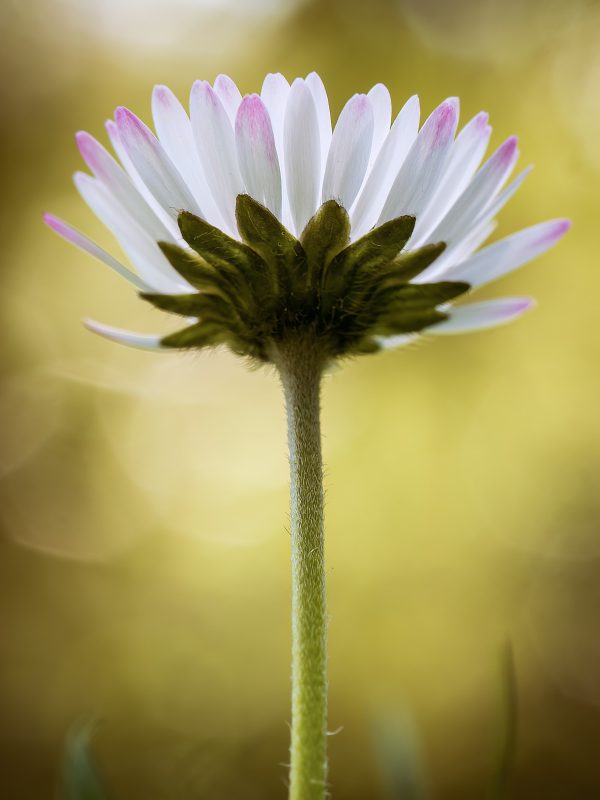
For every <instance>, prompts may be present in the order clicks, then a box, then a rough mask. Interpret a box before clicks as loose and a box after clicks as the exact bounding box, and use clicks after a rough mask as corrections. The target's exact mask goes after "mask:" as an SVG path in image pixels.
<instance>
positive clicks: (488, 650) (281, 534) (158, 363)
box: [0, 0, 600, 800]
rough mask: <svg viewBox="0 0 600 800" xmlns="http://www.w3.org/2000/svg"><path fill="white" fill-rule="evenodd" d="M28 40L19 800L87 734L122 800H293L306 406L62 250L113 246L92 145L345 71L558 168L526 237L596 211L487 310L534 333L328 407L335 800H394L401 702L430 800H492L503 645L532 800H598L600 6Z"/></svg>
mask: <svg viewBox="0 0 600 800" xmlns="http://www.w3.org/2000/svg"><path fill="white" fill-rule="evenodd" d="M0 25H1V26H2V32H3V38H2V41H3V47H2V53H1V55H0V59H1V60H2V67H3V74H4V75H5V80H4V81H3V82H2V88H1V89H0V91H1V92H2V106H1V108H2V115H3V120H2V121H3V124H2V126H0V140H1V142H0V144H1V146H0V158H1V159H2V178H3V193H2V198H3V199H2V202H3V213H2V215H1V216H0V233H1V235H2V242H3V251H2V252H3V255H2V267H1V270H2V271H1V280H2V294H1V297H0V303H1V306H2V308H1V314H0V326H1V327H2V336H1V337H0V348H1V350H0V352H1V356H2V378H3V380H2V386H1V387H0V410H1V414H2V415H1V418H0V419H1V420H2V422H1V423H0V476H1V478H2V481H1V483H0V526H1V527H2V530H3V534H4V536H3V538H2V540H1V541H0V608H1V609H2V617H3V619H2V637H1V638H0V663H1V667H0V705H1V707H2V719H1V721H0V760H1V769H0V796H2V797H10V798H11V800H30V798H31V800H33V798H36V800H37V798H40V797H47V796H50V795H51V793H52V791H53V787H54V786H56V784H57V780H58V771H59V769H60V764H59V763H58V760H57V757H56V754H57V753H59V752H60V748H61V743H62V741H63V739H64V737H65V733H66V731H67V730H68V729H69V728H70V727H71V725H72V724H73V721H74V720H76V719H78V718H81V717H82V716H83V717H85V716H89V715H90V714H91V715H98V716H101V717H102V719H103V720H105V724H104V725H103V727H102V729H101V730H100V731H99V732H98V736H97V739H95V741H94V749H95V750H97V751H98V755H99V759H100V762H101V763H102V765H103V770H104V771H105V772H106V780H107V783H108V785H110V786H111V788H114V792H115V796H116V797H122V798H128V800H136V798H144V800H155V799H156V800H160V799H161V798H169V799H170V800H179V799H180V798H182V799H183V798H186V800H190V798H211V800H225V798H227V800H230V799H231V798H232V797H235V798H237V800H253V799H254V798H261V800H267V798H277V797H283V796H285V787H284V780H285V768H284V767H283V766H278V764H280V763H284V762H285V761H286V760H287V747H288V731H287V727H286V724H285V722H286V720H287V718H288V713H289V712H288V702H289V699H288V690H289V654H288V650H289V620H288V617H289V608H288V597H289V576H288V561H289V553H288V540H287V536H286V533H285V525H286V519H287V517H286V514H287V489H286V483H287V462H286V452H285V430H284V420H283V414H282V405H281V397H280V388H279V386H278V385H277V381H276V379H275V376H274V375H273V374H272V373H270V372H269V371H267V370H264V371H254V372H250V371H248V370H246V369H244V366H243V364H242V363H240V362H237V361H235V360H234V359H233V358H231V357H230V356H228V355H226V354H214V355H199V356H181V355H171V354H169V355H168V356H164V357H162V356H156V355H150V354H145V353H139V352H131V351H127V350H125V349H123V348H119V347H117V346H112V345H110V344H108V343H107V342H105V341H102V340H100V339H98V338H95V337H93V336H92V335H90V334H89V333H87V332H86V331H85V330H84V329H83V328H82V327H81V325H80V322H79V319H80V318H81V317H83V316H91V317H95V318H98V319H101V320H103V321H106V322H108V323H113V324H122V325H123V326H124V327H131V328H139V329H140V330H150V331H154V330H157V326H158V325H161V324H163V323H162V316H161V315H160V314H159V312H155V311H153V310H152V309H151V308H149V307H146V304H144V303H141V302H140V301H139V300H137V299H136V298H135V296H134V294H133V293H132V292H131V291H129V290H128V289H127V287H125V286H123V285H122V284H121V283H120V282H119V281H118V279H117V278H115V277H114V276H113V275H112V274H109V273H108V271H107V270H104V269H103V268H102V266H101V265H99V264H96V263H94V262H93V261H92V260H91V259H89V258H87V257H86V256H85V255H83V254H81V253H78V252H76V251H75V250H74V249H73V248H69V247H68V246H67V245H66V244H64V243H63V242H61V241H59V240H58V239H57V238H56V237H54V236H52V235H51V234H50V233H49V232H48V231H47V230H46V229H45V228H43V226H42V224H41V214H42V212H43V211H45V210H51V211H53V212H55V213H57V214H59V215H61V216H63V217H65V218H67V219H68V220H69V221H70V222H72V223H73V224H75V225H76V226H78V227H80V228H82V229H83V230H85V231H86V232H88V233H90V234H91V235H92V236H93V237H94V238H97V239H98V240H99V241H100V242H101V243H102V244H104V245H105V246H107V247H108V248H109V249H110V248H113V247H114V245H113V243H112V242H111V239H110V236H109V235H108V234H107V232H106V231H104V230H102V229H101V226H100V225H99V223H97V222H96V221H95V219H94V218H93V217H92V215H91V214H90V213H89V212H88V210H87V209H86V207H85V206H84V204H83V203H82V202H81V201H80V200H79V198H78V196H77V194H76V192H75V190H74V188H73V186H72V184H71V182H70V179H69V175H70V173H71V172H73V171H74V170H75V169H79V168H81V163H80V160H79V158H78V154H77V152H76V148H75V146H74V144H73V139H72V135H73V133H74V131H76V130H78V129H80V128H84V129H87V130H89V131H90V132H91V133H93V134H94V135H97V136H99V137H101V138H104V136H103V128H102V124H103V120H104V119H105V118H106V117H109V116H110V115H111V114H112V111H113V109H114V107H115V106H117V105H118V104H122V103H125V104H127V105H129V106H131V107H132V109H133V110H134V111H135V112H137V113H139V114H140V115H142V116H143V117H144V118H145V119H149V118H150V91H151V87H152V85H153V84H154V83H158V82H160V83H166V84H168V85H170V86H171V87H172V88H173V89H174V90H175V91H176V92H178V93H179V95H180V96H181V97H182V98H185V97H186V95H187V93H188V91H189V87H190V86H191V83H192V81H193V80H194V79H195V78H197V77H207V78H213V77H214V76H215V75H216V74H217V73H219V72H226V73H229V74H230V75H232V76H233V77H234V78H235V79H236V80H237V81H238V82H239V84H240V86H241V88H242V90H243V91H251V90H254V89H256V88H257V87H258V86H259V85H260V82H261V81H262V77H263V75H264V74H265V73H266V72H267V71H272V70H280V71H283V72H284V73H285V74H286V75H288V76H289V77H293V76H294V75H297V74H302V75H304V74H306V73H307V72H309V71H310V70H312V69H316V70H318V71H319V72H320V73H321V75H322V76H323V78H324V80H325V83H326V85H327V87H328V89H329V90H330V97H331V102H332V107H333V110H334V113H335V114H337V113H338V112H339V110H340V108H341V107H342V104H343V102H344V101H345V99H346V98H347V97H348V96H349V95H351V94H352V93H354V92H356V91H361V90H363V91H364V90H366V89H368V88H369V87H370V86H371V85H372V84H373V83H375V82H376V81H383V82H385V83H386V84H387V85H388V86H389V88H390V90H391V92H392V96H393V99H394V104H395V109H396V110H398V109H399V107H400V105H401V103H402V102H403V100H404V99H405V98H406V97H407V96H408V95H410V94H412V93H413V92H415V91H416V92H418V93H419V94H420V95H421V98H422V104H423V108H424V111H425V112H427V111H429V110H430V109H431V108H432V107H433V106H434V105H435V104H437V103H438V102H439V101H440V100H441V99H443V97H445V96H447V95H450V94H457V95H459V96H460V97H461V103H462V119H463V121H464V120H467V119H469V118H470V117H471V116H472V115H473V114H475V113H476V112H478V111H479V110H480V109H486V110H488V111H489V112H490V114H491V122H492V124H493V125H494V139H493V142H492V144H493V145H497V144H499V143H500V142H501V141H502V140H503V138H505V137H506V136H507V135H509V134H511V133H513V132H517V133H519V134H520V136H521V149H522V163H523V164H527V163H529V162H532V161H535V164H536V169H535V170H534V172H533V174H532V175H531V177H530V178H529V179H528V180H527V182H526V184H525V185H524V186H523V188H522V189H521V190H520V192H519V194H518V195H517V196H516V197H515V199H514V200H513V201H512V202H511V204H510V206H509V207H507V208H506V210H505V211H504V212H503V214H502V218H501V225H500V229H499V235H502V234H505V233H509V232H511V231H513V230H516V229H518V228H519V227H521V226H525V225H528V224H533V223H536V222H539V221H542V220H544V219H546V218H551V217H557V216H565V215H566V216H570V217H572V219H573V221H574V228H573V231H572V232H571V233H570V234H569V236H568V238H567V239H566V240H565V241H564V242H563V243H562V244H561V245H560V246H559V247H558V248H556V249H555V250H553V251H552V252H550V253H549V254H547V255H546V256H544V257H543V259H542V260H540V261H539V262H538V263H535V264H532V265H530V266H528V267H526V268H525V269H524V270H522V271H520V272H518V273H517V274H515V275H513V276H510V277H509V278H507V279H505V280H503V281H502V284H501V285H500V284H498V285H495V286H492V287H490V288H489V289H486V290H485V291H484V292H482V293H481V295H480V296H481V297H485V296H493V295H494V294H495V295H498V294H532V295H534V296H535V297H536V298H537V299H538V301H539V308H538V309H537V311H535V312H534V313H531V314H529V315H528V316H527V317H526V318H525V319H523V320H522V321H520V322H519V323H518V324H515V325H514V326H512V327H510V328H506V329H499V330H497V331H493V332H489V333H482V334H480V335H478V336H471V337H464V338H453V339H446V340H444V341H438V342H435V343H432V344H427V343H425V344H423V345H420V346H417V347H414V348H410V349H408V350H406V351H398V352H395V353H389V354H386V355H381V356H373V357H368V358H362V359H358V360H356V361H354V362H349V363H348V364H345V365H343V368H342V369H340V370H338V371H336V372H335V373H333V374H332V375H331V376H330V377H329V378H328V380H327V382H326V385H325V391H324V430H325V457H326V462H327V474H328V477H327V482H328V495H327V497H328V507H327V524H328V563H329V587H330V609H331V620H332V622H331V722H330V725H331V727H332V729H335V728H338V727H339V726H340V725H342V726H343V731H342V732H341V733H340V734H339V735H337V736H335V737H332V739H331V781H332V785H333V787H334V789H335V797H337V798H340V800H342V798H344V799H345V800H362V799H363V798H367V797H368V798H379V797H381V798H383V797H384V794H383V792H384V787H383V785H382V783H381V777H380V775H379V774H378V769H379V768H378V762H377V758H376V756H375V753H374V752H373V748H372V738H371V720H372V714H373V709H374V708H378V709H379V708H382V707H383V708H389V709H392V708H398V707H402V706H403V705H404V704H405V703H406V705H407V707H409V708H410V710H411V715H412V719H413V720H414V724H415V727H416V730H417V731H418V734H419V742H420V747H421V749H422V752H423V758H424V760H425V762H426V763H427V765H428V776H429V777H430V782H431V793H432V795H434V796H435V797H440V798H444V800H453V798H457V800H458V798H460V800H470V798H480V797H481V796H482V794H483V793H484V791H485V787H486V786H487V785H488V783H489V768H490V753H491V752H493V748H494V743H495V741H496V734H497V732H498V710H497V670H496V666H495V665H496V660H497V655H496V654H497V650H498V647H499V646H500V643H501V642H503V641H505V640H506V638H507V636H508V635H510V638H511V640H512V641H513V643H514V648H515V653H516V671H517V674H518V682H519V720H520V730H519V741H518V744H517V751H516V758H515V764H514V770H513V776H512V797H514V798H517V800H519V798H521V799H522V800H531V798H534V797H543V798H544V800H565V798H569V800H570V798H578V800H579V798H593V797H598V796H599V795H600V763H599V762H598V758H597V754H596V750H597V742H598V741H599V740H600V715H599V712H598V706H599V704H600V682H599V681H598V675H599V674H600V640H599V638H598V635H597V620H598V613H599V610H600V582H599V581H598V561H599V556H600V536H599V531H598V520H599V519H600V500H599V498H600V492H599V491H598V475H599V474H600V447H599V445H600V426H599V425H598V399H597V398H598V390H599V382H600V380H599V371H598V361H599V357H600V339H599V337H598V332H597V316H598V312H597V302H596V292H597V291H600V270H599V269H598V265H597V252H598V224H597V220H598V214H599V212H600V197H599V195H598V191H597V181H598V169H599V167H600V159H599V155H598V154H599V152H600V150H599V149H598V141H599V139H598V134H599V133H600V107H599V105H598V100H597V86H598V82H599V79H600V60H599V57H598V53H599V52H600V49H599V48H598V44H599V39H600V7H599V6H598V4H597V3H595V2H589V1H588V2H586V1H585V0H573V2H570V3H564V2H560V3H558V2H556V3H555V2H542V0H532V1H531V2H529V1H528V0H522V1H521V2H517V0H503V2H501V0H482V1H481V2H477V3H475V2H474V1H473V0H456V1H455V2H447V3H444V2H442V0H428V1H427V2H422V3H421V2H419V3H417V2H413V0H372V2H370V3H363V2H360V0H344V2H342V0H312V1H310V0H309V2H301V0H297V1H296V2H294V3H292V2H288V3H274V2H271V3H267V2H257V3H252V4H243V3H242V2H241V0H227V1H226V2H225V0H223V1H222V2H219V0H211V1H210V2H209V0H205V2H199V0H174V2H172V3H166V2H164V0H163V1H162V2H161V0H151V2H147V3H145V4H144V3H142V2H141V0H119V2H117V0H104V2H102V3H100V2H97V1H95V0H78V2H75V0H52V2H50V0H35V2H32V3H17V2H14V1H13V2H7V3H5V4H4V5H3V6H2V9H1V10H0Z"/></svg>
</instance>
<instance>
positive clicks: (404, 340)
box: [374, 333, 421, 350]
mask: <svg viewBox="0 0 600 800" xmlns="http://www.w3.org/2000/svg"><path fill="white" fill-rule="evenodd" d="M374 338H375V341H376V342H377V344H378V345H379V346H380V347H381V349H382V350H397V349H398V348H399V347H406V345H407V344H411V343H412V342H416V341H417V339H420V338H421V337H420V335H419V334H418V333H399V334H397V335H396V336H375V337H374Z"/></svg>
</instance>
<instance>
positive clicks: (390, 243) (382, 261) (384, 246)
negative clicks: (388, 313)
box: [322, 216, 415, 315]
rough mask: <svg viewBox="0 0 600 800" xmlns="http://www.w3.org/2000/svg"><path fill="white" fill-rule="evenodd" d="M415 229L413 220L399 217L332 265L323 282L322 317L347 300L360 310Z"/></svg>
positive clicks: (364, 238)
mask: <svg viewBox="0 0 600 800" xmlns="http://www.w3.org/2000/svg"><path fill="white" fill-rule="evenodd" d="M414 227H415V218H414V217H408V216H406V217H398V218H397V219H392V220H390V221H389V222H385V223H384V224H383V225H380V226H379V227H378V228H373V230H371V231H369V233H367V234H365V235H364V236H363V237H361V238H360V239H358V241H356V242H353V243H352V244H351V245H349V246H348V247H346V248H345V249H344V250H342V251H341V252H340V253H338V255H337V256H336V257H335V258H334V259H333V260H332V261H331V263H330V264H329V268H328V269H327V270H326V271H325V273H324V276H323V281H322V291H323V313H324V314H325V315H328V314H329V311H330V309H331V308H332V307H333V306H335V305H336V304H338V303H339V301H340V298H343V299H345V301H346V302H347V307H348V308H351V307H353V308H358V307H360V305H361V304H362V302H363V300H364V298H365V296H368V294H369V291H370V290H371V287H372V286H373V285H374V284H376V283H378V282H379V280H380V279H381V275H382V273H383V272H384V270H385V268H386V267H387V266H388V265H389V264H390V262H391V261H393V260H394V258H396V256H397V255H398V253H399V252H400V251H401V250H402V248H403V247H404V245H405V244H406V243H407V241H408V240H409V238H410V236H411V234H412V232H413V230H414Z"/></svg>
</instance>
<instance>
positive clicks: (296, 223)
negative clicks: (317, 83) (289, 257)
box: [284, 78, 321, 235]
mask: <svg viewBox="0 0 600 800" xmlns="http://www.w3.org/2000/svg"><path fill="white" fill-rule="evenodd" d="M284 147H285V158H284V163H285V171H286V178H287V191H288V199H289V204H290V211H291V216H292V220H293V230H294V231H295V232H296V233H297V234H298V235H299V234H301V233H302V231H303V230H304V227H305V226H306V223H307V222H308V220H309V219H310V218H311V217H312V215H313V214H314V213H315V211H316V210H317V203H318V202H319V189H320V183H321V144H320V141H319V120H318V118H317V109H316V107H315V101H314V99H313V95H312V92H311V91H310V89H309V88H308V86H307V85H306V82H305V81H303V80H302V79H300V78H298V79H296V80H295V81H294V83H293V84H292V88H291V91H290V96H289V100H288V102H287V106H286V111H285V122H284Z"/></svg>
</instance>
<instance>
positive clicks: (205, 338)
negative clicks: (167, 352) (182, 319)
mask: <svg viewBox="0 0 600 800" xmlns="http://www.w3.org/2000/svg"><path fill="white" fill-rule="evenodd" d="M230 336H231V333H230V332H229V331H227V330H226V329H224V328H223V325H221V324H219V323H216V322H204V321H202V322H196V323H195V324H194V325H188V326H187V328H182V329H181V330H179V331H175V333H170V334H169V335H168V336H164V337H163V338H162V339H161V341H160V343H161V345H162V346H163V347H173V348H179V349H198V350H199V349H201V348H203V347H214V346H215V345H218V344H225V342H226V341H227V339H228V338H229V337H230Z"/></svg>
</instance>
